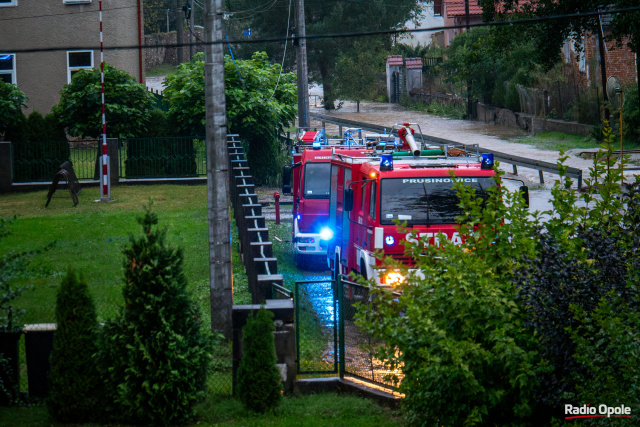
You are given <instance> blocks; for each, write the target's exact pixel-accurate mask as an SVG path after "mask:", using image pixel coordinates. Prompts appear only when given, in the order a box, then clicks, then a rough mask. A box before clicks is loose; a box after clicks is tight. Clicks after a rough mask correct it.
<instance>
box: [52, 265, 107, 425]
mask: <svg viewBox="0 0 640 427" xmlns="http://www.w3.org/2000/svg"><path fill="white" fill-rule="evenodd" d="M56 323H57V325H58V327H57V329H56V332H55V334H54V339H53V351H52V353H51V358H50V364H51V372H50V374H49V385H50V386H49V390H50V392H49V397H48V398H47V400H46V403H47V408H48V410H49V414H50V415H51V416H52V417H53V418H54V419H55V420H58V421H63V422H76V423H79V422H86V421H89V420H97V419H98V416H99V413H100V408H101V405H102V400H103V399H104V396H102V395H101V393H100V391H101V390H102V387H101V384H102V381H101V378H100V374H99V372H98V363H97V359H96V357H97V354H96V353H97V338H98V321H97V318H96V309H95V305H94V303H93V299H92V298H91V295H90V294H89V288H88V286H87V282H86V280H85V279H84V277H82V276H80V277H78V275H77V274H76V272H75V271H74V270H72V269H69V270H67V274H66V276H65V277H64V278H63V279H62V283H61V284H60V288H59V289H58V296H57V299H56Z"/></svg>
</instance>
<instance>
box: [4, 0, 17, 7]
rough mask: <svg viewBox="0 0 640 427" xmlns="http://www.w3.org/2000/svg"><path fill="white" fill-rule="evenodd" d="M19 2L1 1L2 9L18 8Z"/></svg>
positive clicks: (11, 0)
mask: <svg viewBox="0 0 640 427" xmlns="http://www.w3.org/2000/svg"><path fill="white" fill-rule="evenodd" d="M17 5H18V0H0V7H11V6H17Z"/></svg>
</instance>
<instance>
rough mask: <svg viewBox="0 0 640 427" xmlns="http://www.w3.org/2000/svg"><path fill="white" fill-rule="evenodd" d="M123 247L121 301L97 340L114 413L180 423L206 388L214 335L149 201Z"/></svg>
mask: <svg viewBox="0 0 640 427" xmlns="http://www.w3.org/2000/svg"><path fill="white" fill-rule="evenodd" d="M138 222H139V223H140V224H141V225H142V231H143V234H142V235H141V236H139V237H134V236H130V238H129V245H128V247H127V248H126V249H125V250H124V255H125V260H124V281H125V283H124V287H123V290H122V295H123V297H124V307H123V309H122V311H121V313H120V315H119V316H118V317H117V318H116V319H115V320H112V321H110V322H107V324H106V325H105V328H104V334H103V336H102V340H101V342H100V352H101V358H102V369H103V372H104V375H105V378H106V383H107V388H108V393H109V399H108V401H110V402H113V403H114V404H113V406H111V407H110V408H109V412H110V416H111V417H112V418H119V419H121V420H123V421H126V422H136V423H145V424H153V425H168V424H178V423H183V422H185V421H187V420H188V419H189V418H190V417H191V416H192V415H193V406H194V405H195V404H196V403H197V402H199V401H200V400H202V399H203V398H204V397H205V395H206V378H207V373H208V372H209V368H210V366H211V351H212V345H213V344H212V343H213V340H212V335H211V333H210V332H208V331H207V329H206V328H205V324H204V323H203V320H202V317H201V316H200V314H199V312H198V309H197V307H196V304H195V302H194V301H193V299H192V297H191V295H190V294H189V292H188V291H187V279H186V277H185V275H184V272H183V252H182V249H179V248H172V247H169V246H167V245H166V243H165V237H166V230H161V229H158V227H157V224H158V217H157V215H156V214H155V213H153V212H152V209H151V204H150V205H149V206H147V207H146V211H145V214H144V215H143V216H142V217H141V218H139V219H138Z"/></svg>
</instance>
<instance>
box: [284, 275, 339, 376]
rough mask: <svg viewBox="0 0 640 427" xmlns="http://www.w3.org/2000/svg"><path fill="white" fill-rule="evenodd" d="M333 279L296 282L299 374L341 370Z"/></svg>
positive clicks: (295, 298) (327, 372) (326, 372)
mask: <svg viewBox="0 0 640 427" xmlns="http://www.w3.org/2000/svg"><path fill="white" fill-rule="evenodd" d="M334 283H335V282H333V281H331V280H317V281H316V280H312V281H299V282H296V286H295V294H294V301H295V316H296V318H295V322H296V347H297V349H296V350H297V354H298V373H299V374H331V373H333V374H335V373H337V372H338V358H337V357H336V356H337V352H338V329H337V316H336V293H335V286H334Z"/></svg>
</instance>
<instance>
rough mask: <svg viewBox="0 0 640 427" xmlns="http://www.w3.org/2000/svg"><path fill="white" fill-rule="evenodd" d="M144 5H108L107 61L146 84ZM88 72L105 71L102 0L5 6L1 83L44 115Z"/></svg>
mask: <svg viewBox="0 0 640 427" xmlns="http://www.w3.org/2000/svg"><path fill="white" fill-rule="evenodd" d="M142 18H143V17H142V0H109V1H105V2H103V4H102V21H103V24H102V30H103V46H104V61H105V62H106V63H108V64H110V65H112V66H114V67H116V68H118V69H120V70H124V71H126V72H127V73H129V74H130V75H131V76H132V77H134V78H135V79H136V80H137V81H138V82H139V83H144V66H143V51H142V48H141V47H140V46H141V45H142V44H143V42H144V26H143V19H142ZM83 68H100V13H99V1H98V0H0V79H2V80H3V81H5V82H9V83H14V84H17V85H18V86H19V87H20V90H21V91H22V92H23V93H24V94H25V95H26V96H27V97H28V98H29V100H28V102H27V110H28V111H27V112H30V111H33V110H37V111H39V112H40V113H42V114H47V113H49V112H50V111H51V107H53V106H54V105H55V104H57V103H58V102H59V99H60V91H61V90H62V88H63V86H64V85H65V84H67V83H70V82H71V77H72V76H73V74H74V73H75V72H77V71H78V70H81V69H83Z"/></svg>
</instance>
